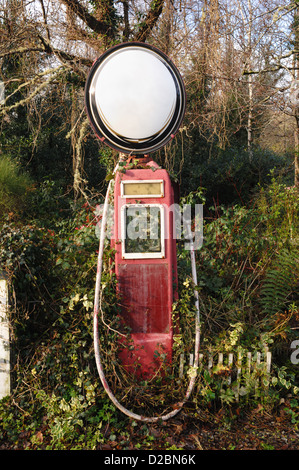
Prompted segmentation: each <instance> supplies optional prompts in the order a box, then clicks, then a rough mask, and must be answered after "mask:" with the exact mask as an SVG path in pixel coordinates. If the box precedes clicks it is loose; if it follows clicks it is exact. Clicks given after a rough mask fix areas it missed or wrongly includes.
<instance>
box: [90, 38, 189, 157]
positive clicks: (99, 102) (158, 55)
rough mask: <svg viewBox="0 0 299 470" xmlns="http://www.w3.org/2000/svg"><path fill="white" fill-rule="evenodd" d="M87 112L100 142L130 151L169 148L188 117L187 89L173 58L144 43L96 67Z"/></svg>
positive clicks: (108, 55)
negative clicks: (167, 145) (186, 106)
mask: <svg viewBox="0 0 299 470" xmlns="http://www.w3.org/2000/svg"><path fill="white" fill-rule="evenodd" d="M85 104H86V111H87V115H88V117H89V120H90V122H91V125H92V127H93V129H94V130H95V133H96V135H97V136H98V138H99V139H100V140H101V141H102V142H105V143H106V144H108V145H110V146H111V147H112V148H114V149H116V150H119V151H121V152H125V153H136V154H145V153H149V152H152V151H155V150H157V149H159V148H161V147H162V146H163V145H165V144H166V143H167V142H168V141H169V140H170V139H171V138H173V136H174V134H175V132H176V131H177V130H178V128H179V125H180V123H181V121H182V119H183V115H184V111H185V89H184V85H183V81H182V79H181V76H180V74H179V72H178V70H177V69H176V67H175V66H174V65H173V64H172V62H171V61H170V60H169V59H168V57H167V56H166V55H165V54H163V53H162V52H161V51H159V50H158V49H156V48H155V47H153V46H150V45H148V44H144V43H136V42H135V43H125V44H124V43H123V44H119V45H117V46H115V47H112V48H111V49H109V50H108V51H106V52H105V53H104V54H103V55H102V56H101V57H99V58H98V59H97V60H96V61H95V62H94V64H93V66H92V68H91V70H90V73H89V76H88V78H87V82H86V86H85Z"/></svg>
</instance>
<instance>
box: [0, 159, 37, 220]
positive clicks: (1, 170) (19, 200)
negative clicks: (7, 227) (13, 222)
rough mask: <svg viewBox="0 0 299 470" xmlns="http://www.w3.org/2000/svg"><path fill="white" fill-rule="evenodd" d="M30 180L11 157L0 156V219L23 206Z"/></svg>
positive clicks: (12, 213)
mask: <svg viewBox="0 0 299 470" xmlns="http://www.w3.org/2000/svg"><path fill="white" fill-rule="evenodd" d="M31 189H32V180H31V179H30V177H29V175H28V174H27V173H25V172H24V171H22V170H21V167H20V165H19V164H18V163H17V162H16V161H14V160H13V159H12V158H10V157H8V156H5V155H1V157H0V219H1V218H4V217H5V216H6V215H7V214H8V213H11V215H14V214H15V213H18V212H20V211H21V210H22V209H23V208H24V204H25V200H26V197H27V196H28V192H29V191H30V190H31Z"/></svg>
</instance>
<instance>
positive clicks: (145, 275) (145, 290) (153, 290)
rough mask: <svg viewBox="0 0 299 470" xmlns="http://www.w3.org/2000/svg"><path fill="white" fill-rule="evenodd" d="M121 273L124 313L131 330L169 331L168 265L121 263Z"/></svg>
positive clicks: (119, 279) (137, 331)
mask: <svg viewBox="0 0 299 470" xmlns="http://www.w3.org/2000/svg"><path fill="white" fill-rule="evenodd" d="M118 272H119V276H118V282H119V289H120V292H121V293H122V301H123V305H124V306H125V308H124V309H123V315H124V319H125V323H126V325H128V326H129V327H130V328H131V331H132V333H166V332H169V330H170V321H171V318H170V312H169V307H170V306H169V302H168V269H167V265H166V264H157V263H156V264H139V265H136V264H135V265H134V264H133V265H132V264H131V265H130V264H122V265H120V266H119V271H118Z"/></svg>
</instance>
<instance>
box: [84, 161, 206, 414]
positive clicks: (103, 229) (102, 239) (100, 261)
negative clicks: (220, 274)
mask: <svg viewBox="0 0 299 470" xmlns="http://www.w3.org/2000/svg"><path fill="white" fill-rule="evenodd" d="M118 166H119V163H118V164H117V165H116V167H115V169H114V171H113V174H115V173H116V172H117V170H118ZM111 181H112V180H110V181H109V185H108V188H107V192H106V196H105V202H104V208H103V216H102V224H101V233H100V245H99V254H98V265H97V275H96V286H95V301H94V316H93V336H94V351H95V359H96V365H97V370H98V374H99V377H100V379H101V382H102V385H103V387H104V389H105V391H106V392H107V394H108V396H109V398H110V400H111V401H112V403H113V404H114V405H115V406H116V407H117V408H118V409H119V410H120V411H122V412H123V413H124V414H125V415H127V416H129V417H130V418H133V419H135V420H138V421H143V422H146V423H155V422H157V421H160V420H162V421H166V420H168V419H170V418H172V417H174V416H175V415H177V414H178V413H179V412H180V411H181V409H182V408H183V406H184V404H185V403H186V402H187V401H188V399H189V397H190V395H191V392H192V390H193V387H194V384H195V379H196V376H197V369H198V353H199V345H200V317H199V300H198V291H197V290H196V289H194V296H195V306H196V326H195V330H196V332H195V348H194V349H195V354H194V363H193V368H194V373H192V374H191V378H190V381H189V385H188V388H187V391H186V394H185V397H184V399H183V401H182V402H179V403H177V407H176V408H175V409H174V410H173V411H171V412H169V413H167V414H164V415H159V416H152V417H146V416H142V415H139V414H136V413H134V412H132V411H130V410H128V409H127V408H125V407H124V406H123V405H122V404H121V403H119V401H118V400H117V398H116V397H115V396H114V394H113V393H112V391H111V389H110V387H109V384H108V382H107V380H106V377H105V374H104V370H103V365H102V361H101V357H100V346H99V345H100V341H99V332H98V311H99V298H100V289H101V277H102V268H103V253H104V243H105V236H106V223H107V210H108V200H109V195H110V191H111ZM187 226H188V230H189V234H188V238H189V239H190V257H191V264H192V278H193V283H194V286H197V275H196V265H195V252H194V245H193V240H192V237H191V232H190V227H189V225H188V224H187Z"/></svg>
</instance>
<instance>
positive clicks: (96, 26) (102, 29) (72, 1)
mask: <svg viewBox="0 0 299 470" xmlns="http://www.w3.org/2000/svg"><path fill="white" fill-rule="evenodd" d="M60 2H62V3H64V4H65V5H66V6H67V7H68V8H70V10H72V11H73V12H74V13H75V14H76V15H77V16H78V17H79V18H80V19H81V20H82V21H84V23H85V24H86V25H87V26H88V27H89V28H90V29H92V30H93V31H94V32H95V33H98V34H107V35H108V36H111V35H112V31H111V27H110V26H109V25H107V24H106V23H105V22H103V21H99V20H97V19H96V18H95V17H94V16H93V15H91V14H90V13H89V12H88V11H87V10H86V8H84V7H83V5H81V3H80V2H78V0H60Z"/></svg>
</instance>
